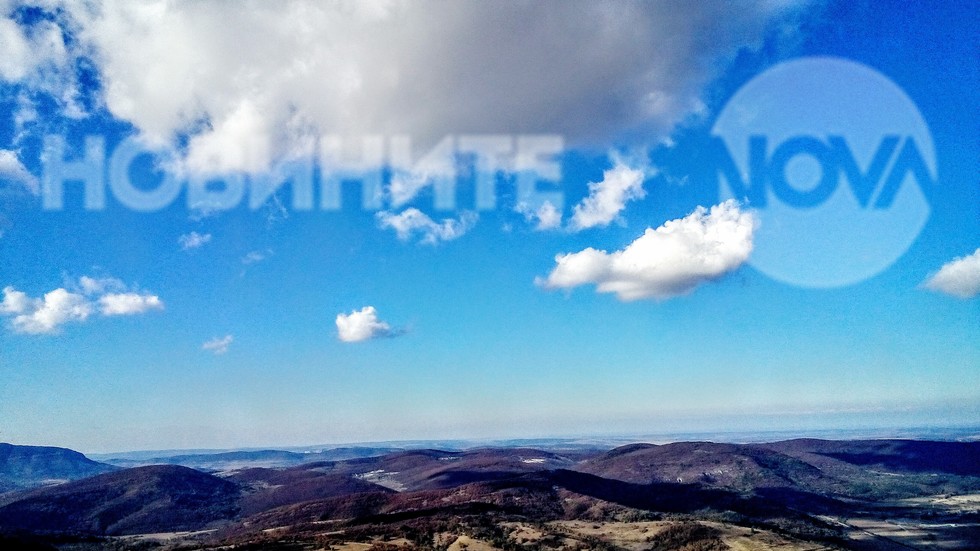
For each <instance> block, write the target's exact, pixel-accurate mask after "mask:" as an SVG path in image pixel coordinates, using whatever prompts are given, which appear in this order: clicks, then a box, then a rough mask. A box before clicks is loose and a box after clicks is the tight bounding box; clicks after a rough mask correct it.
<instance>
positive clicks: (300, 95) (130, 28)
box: [0, 0, 802, 171]
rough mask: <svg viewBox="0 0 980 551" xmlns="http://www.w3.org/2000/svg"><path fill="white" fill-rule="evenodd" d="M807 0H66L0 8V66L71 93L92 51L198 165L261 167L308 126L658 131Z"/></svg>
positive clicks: (111, 95) (129, 102)
mask: <svg viewBox="0 0 980 551" xmlns="http://www.w3.org/2000/svg"><path fill="white" fill-rule="evenodd" d="M800 3H802V2H801V1H800V0H785V1H779V0H777V1H771V2H757V3H751V4H744V3H737V4H730V3H726V2H713V1H712V2H697V3H692V4H690V5H688V6H686V7H685V9H683V10H678V9H676V6H674V5H672V4H670V3H665V2H635V3H634V2H630V3H620V2H563V1H550V2H548V1H546V2H507V3H503V4H501V3H481V2H443V3H439V4H438V5H434V4H433V3H431V2H411V3H409V2H388V1H370V2H369V1H357V2H351V1H341V2H312V1H299V0H294V1H287V2H276V3H264V2H248V3H247V8H246V9H239V8H238V7H235V6H232V5H230V4H228V3H225V2H166V1H163V0H160V1H156V2H149V3H147V2H130V1H128V0H105V1H103V2H68V1H66V0H51V1H50V2H45V3H44V5H45V6H48V7H47V8H46V9H48V10H49V12H50V13H51V14H52V17H53V21H47V20H44V21H42V22H39V23H35V24H33V25H32V26H31V27H30V28H28V27H27V26H26V24H24V23H22V22H17V21H15V20H14V19H13V18H10V17H5V18H2V19H0V21H2V23H0V37H2V40H0V42H2V43H4V45H5V46H4V59H3V60H2V62H0V77H2V78H3V79H5V80H7V81H17V82H22V83H23V82H26V83H28V84H29V85H32V86H34V87H37V88H42V87H43V86H42V81H43V79H42V78H40V77H38V76H37V75H41V74H44V69H43V68H44V67H47V66H57V67H59V70H58V73H63V74H66V75H68V76H69V77H70V79H71V82H68V83H65V84H64V86H62V87H61V88H57V87H56V88H55V90H58V91H59V92H60V95H62V96H69V97H70V96H71V95H72V93H73V92H72V91H71V86H73V83H74V81H75V80H77V76H75V75H74V74H73V73H74V70H73V68H74V67H75V65H76V64H74V63H72V60H73V59H77V58H79V57H85V58H87V59H91V60H92V62H93V63H94V67H95V69H96V71H97V72H98V77H99V80H100V82H101V84H102V86H101V88H100V90H99V94H100V97H99V98H97V99H98V102H97V103H98V104H100V105H105V107H106V108H107V109H108V111H109V112H110V113H111V114H112V115H113V116H115V117H116V118H117V119H120V120H123V121H128V122H130V123H132V124H133V125H134V126H135V127H136V128H137V129H138V131H139V132H140V134H141V135H142V136H143V137H144V138H145V139H147V140H149V141H151V142H158V143H170V144H176V143H178V142H179V143H186V144H187V150H186V159H185V160H186V161H187V164H188V166H189V167H190V168H191V169H193V170H199V171H212V170H215V171H232V170H243V171H254V170H263V169H264V168H265V167H266V166H267V165H268V164H269V162H270V161H272V160H274V159H279V158H282V157H284V156H288V155H290V154H292V153H294V152H295V151H296V150H297V149H298V144H300V143H305V142H304V140H305V139H306V138H307V137H308V136H309V135H310V134H320V135H323V134H338V135H361V136H363V135H368V134H382V135H392V134H407V135H410V136H413V137H414V138H416V139H418V140H419V141H420V142H425V141H426V140H433V141H434V140H437V139H438V138H439V137H441V136H443V135H445V134H450V133H464V132H466V133H508V134H514V133H542V132H547V133H555V134H561V135H564V136H565V137H566V138H567V139H568V140H569V141H570V142H571V143H598V142H599V140H603V139H605V138H607V137H609V136H610V135H613V134H617V133H620V132H622V131H624V130H632V131H633V132H631V135H635V136H648V137H649V139H650V140H651V141H656V140H659V139H661V138H662V137H663V136H665V135H666V134H667V133H669V130H670V129H671V128H672V127H673V126H674V125H675V124H676V123H677V122H678V121H680V120H681V119H683V118H684V117H685V116H687V115H689V114H690V113H691V112H694V111H697V110H698V109H699V108H700V107H701V106H702V104H701V102H700V100H699V97H700V94H701V91H702V89H703V87H704V85H705V84H706V83H707V82H709V81H710V79H712V78H713V77H714V76H715V75H716V72H717V71H718V70H719V69H720V68H721V67H723V66H724V63H723V62H724V60H726V59H730V58H732V57H733V56H734V54H735V53H736V52H737V51H738V50H739V49H740V48H743V47H746V46H748V47H752V46H754V45H756V44H759V43H760V39H761V37H762V34H763V32H764V30H765V29H767V28H768V27H769V26H770V25H771V24H773V23H774V22H776V21H779V20H783V19H785V18H786V17H787V16H789V15H791V14H793V13H795V12H796V11H797V10H796V7H797V5H798V4H800ZM6 11H7V13H6V14H3V15H8V14H10V13H12V12H13V9H12V8H8V9H7V10H6ZM63 34H68V35H70V38H71V39H70V40H66V39H64V37H63V36H62V35H63ZM691 37H697V40H692V39H691ZM447 44H452V47H451V48H447V47H446V45H447ZM32 75H33V76H32Z"/></svg>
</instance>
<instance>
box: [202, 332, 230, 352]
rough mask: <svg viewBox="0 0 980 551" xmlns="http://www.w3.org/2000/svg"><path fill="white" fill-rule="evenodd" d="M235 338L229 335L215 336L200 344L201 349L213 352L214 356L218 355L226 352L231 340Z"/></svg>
mask: <svg viewBox="0 0 980 551" xmlns="http://www.w3.org/2000/svg"><path fill="white" fill-rule="evenodd" d="M233 340H235V338H234V337H232V336H231V335H225V336H224V337H215V338H213V339H211V340H209V341H206V342H205V343H204V344H202V345H201V350H207V351H209V352H211V353H213V354H214V355H215V356H219V355H221V354H224V353H225V352H228V347H229V346H231V342H232V341H233Z"/></svg>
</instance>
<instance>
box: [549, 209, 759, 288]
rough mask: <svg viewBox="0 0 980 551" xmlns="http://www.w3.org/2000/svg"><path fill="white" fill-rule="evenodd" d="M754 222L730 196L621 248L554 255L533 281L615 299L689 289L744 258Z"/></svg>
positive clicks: (750, 241)
mask: <svg viewBox="0 0 980 551" xmlns="http://www.w3.org/2000/svg"><path fill="white" fill-rule="evenodd" d="M755 227H756V222H755V219H754V217H753V216H752V214H751V213H749V212H745V211H742V210H740V209H739V205H738V203H736V202H735V201H733V200H729V201H725V202H724V203H721V204H719V205H715V206H713V207H711V209H710V210H708V209H705V208H704V207H698V208H697V209H695V211H694V212H692V213H691V214H689V215H688V216H685V217H684V218H680V219H677V220H670V221H667V222H665V223H664V224H663V225H662V226H660V227H659V228H657V229H652V228H647V230H646V232H644V233H643V235H641V236H640V237H638V238H637V239H636V240H635V241H633V242H632V243H630V244H629V245H627V246H626V248H624V249H623V250H621V251H615V252H613V253H607V252H606V251H602V250H596V249H593V248H591V247H590V248H587V249H585V250H583V251H579V252H577V253H569V254H561V255H558V256H556V257H555V262H556V266H555V268H554V269H553V270H552V271H551V273H550V274H549V275H548V277H547V278H545V279H541V278H539V279H538V281H537V283H538V284H539V285H541V286H543V287H545V288H548V289H559V288H563V289H569V288H572V287H578V286H580V285H586V284H595V285H596V290H597V291H599V292H600V293H615V294H616V296H618V297H619V299H620V300H624V301H632V300H639V299H646V298H654V299H666V298H670V297H674V296H678V295H684V294H687V293H689V292H691V291H692V290H693V289H694V288H695V287H697V286H698V285H700V284H701V283H704V282H706V281H712V280H715V279H718V278H720V277H722V276H723V275H725V274H727V273H729V272H731V271H733V270H735V269H736V268H738V267H739V266H741V265H742V264H743V263H745V261H746V260H748V258H749V254H750V253H751V252H752V237H753V234H754V231H755Z"/></svg>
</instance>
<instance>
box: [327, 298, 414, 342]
mask: <svg viewBox="0 0 980 551" xmlns="http://www.w3.org/2000/svg"><path fill="white" fill-rule="evenodd" d="M336 323H337V338H339V339H340V340H341V341H343V342H361V341H366V340H370V339H378V338H383V337H397V336H399V335H402V334H403V333H404V330H401V329H392V327H391V326H390V325H388V323H387V322H384V321H382V320H380V319H378V311H377V310H375V309H374V306H365V307H364V308H361V309H360V310H354V311H352V312H351V313H350V314H344V313H340V314H337V320H336Z"/></svg>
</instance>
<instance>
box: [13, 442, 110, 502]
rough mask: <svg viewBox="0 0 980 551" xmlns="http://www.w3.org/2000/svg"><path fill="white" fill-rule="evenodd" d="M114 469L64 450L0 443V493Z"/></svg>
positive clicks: (75, 478) (74, 452)
mask: <svg viewBox="0 0 980 551" xmlns="http://www.w3.org/2000/svg"><path fill="white" fill-rule="evenodd" d="M116 469H117V467H114V466H112V465H107V464H105V463H98V462H95V461H92V460H91V459H89V458H87V457H85V456H84V455H82V454H80V453H78V452H76V451H72V450H69V449H66V448H52V447H44V446H15V445H12V444H2V443H0V493H2V492H4V491H10V490H17V489H23V488H33V487H36V486H41V485H45V484H53V483H59V482H67V481H70V480H78V479H80V478H86V477H89V476H94V475H97V474H102V473H105V472H109V471H114V470H116Z"/></svg>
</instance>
